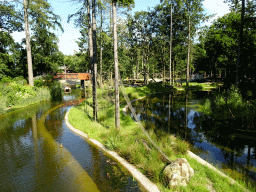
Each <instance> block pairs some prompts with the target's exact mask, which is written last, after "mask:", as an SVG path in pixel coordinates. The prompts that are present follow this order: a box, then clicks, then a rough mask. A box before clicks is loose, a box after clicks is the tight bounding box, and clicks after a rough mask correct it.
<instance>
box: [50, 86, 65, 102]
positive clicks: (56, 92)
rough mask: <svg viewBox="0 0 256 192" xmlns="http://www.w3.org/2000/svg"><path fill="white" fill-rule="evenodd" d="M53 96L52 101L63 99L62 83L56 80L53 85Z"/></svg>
mask: <svg viewBox="0 0 256 192" xmlns="http://www.w3.org/2000/svg"><path fill="white" fill-rule="evenodd" d="M51 98H52V101H62V99H63V91H62V86H61V84H60V83H57V82H54V83H53V85H52V86H51Z"/></svg>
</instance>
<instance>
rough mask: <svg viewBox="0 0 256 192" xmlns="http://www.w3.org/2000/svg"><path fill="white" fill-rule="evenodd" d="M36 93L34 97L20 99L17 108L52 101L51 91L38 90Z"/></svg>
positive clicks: (46, 89) (45, 89) (42, 88)
mask: <svg viewBox="0 0 256 192" xmlns="http://www.w3.org/2000/svg"><path fill="white" fill-rule="evenodd" d="M35 92H36V93H35V96H33V97H28V98H23V99H20V100H19V101H18V102H17V103H16V105H15V107H24V106H28V105H32V104H35V103H39V102H41V101H49V100H51V94H50V90H49V89H48V88H47V87H41V88H37V89H36V90H35Z"/></svg>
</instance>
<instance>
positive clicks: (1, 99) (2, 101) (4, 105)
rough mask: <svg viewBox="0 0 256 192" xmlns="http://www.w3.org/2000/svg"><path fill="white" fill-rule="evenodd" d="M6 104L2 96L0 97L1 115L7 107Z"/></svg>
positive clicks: (5, 99)
mask: <svg viewBox="0 0 256 192" xmlns="http://www.w3.org/2000/svg"><path fill="white" fill-rule="evenodd" d="M6 102H7V98H6V97H4V96H0V114H3V113H4V110H5V109H6V107H7V106H6Z"/></svg>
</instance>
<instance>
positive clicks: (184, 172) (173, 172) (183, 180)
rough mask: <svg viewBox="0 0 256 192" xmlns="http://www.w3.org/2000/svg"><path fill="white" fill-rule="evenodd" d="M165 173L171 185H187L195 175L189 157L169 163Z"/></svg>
mask: <svg viewBox="0 0 256 192" xmlns="http://www.w3.org/2000/svg"><path fill="white" fill-rule="evenodd" d="M163 175H164V178H165V179H166V182H167V184H168V186H169V187H174V186H178V185H179V186H186V185H187V183H188V182H189V180H190V179H191V178H192V177H193V176H194V170H193V169H192V168H191V167H190V165H189V163H188V161H187V159H185V158H180V159H176V160H175V161H173V162H172V163H171V164H169V165H167V166H166V167H165V169H164V172H163Z"/></svg>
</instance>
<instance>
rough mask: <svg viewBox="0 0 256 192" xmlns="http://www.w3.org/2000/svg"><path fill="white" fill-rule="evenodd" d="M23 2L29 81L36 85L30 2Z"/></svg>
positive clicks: (30, 83)
mask: <svg viewBox="0 0 256 192" xmlns="http://www.w3.org/2000/svg"><path fill="white" fill-rule="evenodd" d="M23 4H24V5H23V7H24V19H25V33H26V45H27V62H28V82H29V85H30V86H34V80H33V67H32V57H31V46H30V35H29V24H28V2H27V1H26V0H23Z"/></svg>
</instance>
